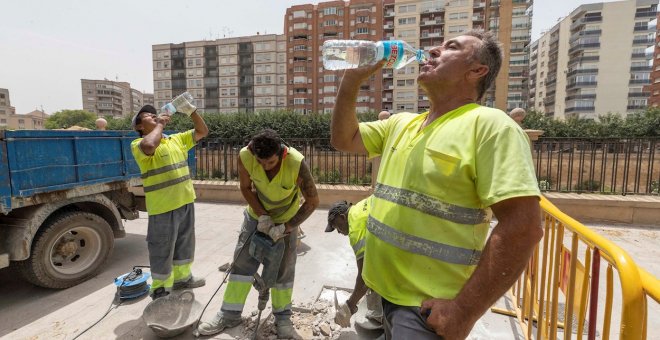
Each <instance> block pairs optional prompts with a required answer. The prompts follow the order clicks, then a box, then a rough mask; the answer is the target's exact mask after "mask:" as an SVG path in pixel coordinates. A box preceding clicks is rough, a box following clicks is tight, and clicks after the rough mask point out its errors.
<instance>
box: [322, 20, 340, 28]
mask: <svg viewBox="0 0 660 340" xmlns="http://www.w3.org/2000/svg"><path fill="white" fill-rule="evenodd" d="M324 26H325V27H327V26H337V20H334V19H332V20H326V21H324V22H323V24H322V25H321V27H324Z"/></svg>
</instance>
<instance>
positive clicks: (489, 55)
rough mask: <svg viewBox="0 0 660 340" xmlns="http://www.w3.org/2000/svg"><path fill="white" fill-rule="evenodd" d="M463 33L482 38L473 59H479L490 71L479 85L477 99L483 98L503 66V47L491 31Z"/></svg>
mask: <svg viewBox="0 0 660 340" xmlns="http://www.w3.org/2000/svg"><path fill="white" fill-rule="evenodd" d="M463 35H468V36H472V37H475V38H477V39H479V40H481V46H480V47H479V48H478V49H477V51H476V52H475V54H474V55H473V61H474V60H477V61H479V62H480V63H482V64H484V65H486V66H488V73H487V74H486V75H485V76H484V77H483V78H481V80H480V81H479V84H478V85H477V90H478V97H477V100H481V98H483V96H484V94H485V93H486V90H488V88H490V86H491V85H492V84H493V83H494V82H495V78H497V74H498V73H499V72H500V68H501V67H502V56H503V55H502V47H501V44H500V42H499V41H497V38H495V35H493V34H492V33H491V32H486V31H484V30H470V31H467V32H465V33H464V34H463Z"/></svg>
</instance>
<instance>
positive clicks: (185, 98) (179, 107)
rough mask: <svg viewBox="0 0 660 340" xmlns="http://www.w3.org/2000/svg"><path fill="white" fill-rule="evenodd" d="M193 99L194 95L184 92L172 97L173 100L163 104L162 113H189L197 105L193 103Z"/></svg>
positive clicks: (168, 114) (169, 114)
mask: <svg viewBox="0 0 660 340" xmlns="http://www.w3.org/2000/svg"><path fill="white" fill-rule="evenodd" d="M193 100H194V99H193V96H192V95H191V94H190V93H188V92H184V93H182V94H180V95H178V96H176V97H175V98H174V99H172V101H171V102H169V103H167V104H165V105H163V107H161V108H160V114H161V115H167V116H171V115H173V114H174V113H176V112H182V113H186V114H188V115H189V113H188V112H192V111H194V110H195V106H194V105H192V103H193Z"/></svg>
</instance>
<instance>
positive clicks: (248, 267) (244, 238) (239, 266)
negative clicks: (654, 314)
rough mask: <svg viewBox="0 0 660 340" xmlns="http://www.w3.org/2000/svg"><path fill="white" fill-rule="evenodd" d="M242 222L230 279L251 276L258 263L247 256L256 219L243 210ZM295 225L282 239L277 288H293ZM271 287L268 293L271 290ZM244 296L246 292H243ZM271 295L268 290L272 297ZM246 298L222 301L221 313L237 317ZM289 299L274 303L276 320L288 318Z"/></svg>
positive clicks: (296, 256) (295, 243)
mask: <svg viewBox="0 0 660 340" xmlns="http://www.w3.org/2000/svg"><path fill="white" fill-rule="evenodd" d="M243 214H244V216H245V217H244V220H243V225H242V227H241V233H240V235H239V236H238V242H237V243H236V249H235V250H234V264H233V266H232V270H231V275H230V276H229V281H230V282H231V281H232V280H233V277H235V276H240V277H243V278H244V279H245V278H246V277H250V276H253V275H254V274H255V273H256V272H257V270H258V269H259V265H260V263H259V262H258V261H257V260H255V259H254V258H253V257H252V256H250V251H249V248H250V240H251V236H252V235H253V234H254V231H255V230H256V229H257V223H258V222H259V221H258V220H256V219H254V218H252V217H251V216H250V215H249V214H248V213H247V211H245V212H244V213H243ZM297 236H298V227H296V228H294V229H293V230H292V231H291V233H290V234H289V235H287V236H285V237H284V239H283V240H282V241H284V243H285V248H284V256H283V257H282V261H281V263H280V268H279V271H278V274H277V280H276V281H275V287H273V289H276V290H286V289H293V280H294V279H295V276H296V259H297V258H298V255H297V252H296V250H297V249H296V248H297V241H298V237H297ZM273 289H271V293H272V292H273ZM245 297H246V298H247V296H245ZM272 299H273V296H272V294H271V301H273V300H272ZM244 303H245V301H243V303H242V304H238V305H237V304H232V305H230V304H227V303H226V301H223V305H222V307H221V309H220V311H221V313H222V314H224V315H225V316H226V317H227V318H228V319H237V318H240V316H241V312H242V310H243V306H244ZM291 314H292V313H291V302H290V301H289V302H288V304H287V305H286V306H281V307H276V306H273V315H275V320H276V321H278V322H279V321H282V320H289V319H290V318H291Z"/></svg>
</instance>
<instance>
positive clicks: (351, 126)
mask: <svg viewBox="0 0 660 340" xmlns="http://www.w3.org/2000/svg"><path fill="white" fill-rule="evenodd" d="M384 64H385V62H384V61H381V62H379V63H378V64H376V65H372V66H367V67H360V68H357V69H352V70H346V72H344V76H343V77H342V79H341V84H340V85H339V91H337V99H336V101H335V107H334V109H333V110H332V119H331V120H330V143H331V144H332V146H334V147H335V149H337V150H339V151H347V152H357V153H362V154H365V153H367V149H366V148H365V147H364V143H363V142H362V136H360V128H359V125H358V123H359V122H358V119H357V116H356V115H355V103H356V102H357V95H358V91H359V90H360V85H361V84H362V83H363V82H364V81H365V80H367V79H369V77H370V76H371V75H372V74H373V73H374V72H376V71H377V70H379V69H381V67H383V65H384Z"/></svg>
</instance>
